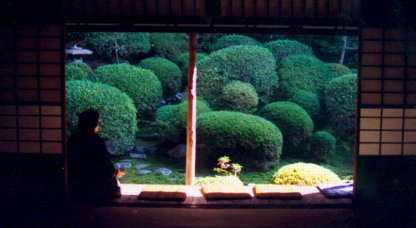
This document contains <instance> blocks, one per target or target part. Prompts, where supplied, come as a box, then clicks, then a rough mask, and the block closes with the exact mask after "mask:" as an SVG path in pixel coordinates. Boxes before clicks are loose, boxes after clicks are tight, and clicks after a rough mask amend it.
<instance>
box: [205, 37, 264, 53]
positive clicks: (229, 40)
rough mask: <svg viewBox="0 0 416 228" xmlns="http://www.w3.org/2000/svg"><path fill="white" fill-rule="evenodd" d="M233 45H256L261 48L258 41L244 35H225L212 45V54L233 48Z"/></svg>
mask: <svg viewBox="0 0 416 228" xmlns="http://www.w3.org/2000/svg"><path fill="white" fill-rule="evenodd" d="M233 45H254V46H261V44H260V43H259V42H257V40H255V39H253V38H251V37H249V36H244V35H225V36H222V37H220V38H219V39H217V40H216V41H215V42H214V43H213V44H212V45H211V52H213V51H218V50H221V49H223V48H226V47H229V46H233Z"/></svg>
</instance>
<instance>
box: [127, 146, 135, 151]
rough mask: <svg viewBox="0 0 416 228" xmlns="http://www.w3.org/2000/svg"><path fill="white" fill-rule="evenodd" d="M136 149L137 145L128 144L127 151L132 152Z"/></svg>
mask: <svg viewBox="0 0 416 228" xmlns="http://www.w3.org/2000/svg"><path fill="white" fill-rule="evenodd" d="M135 150H136V145H131V146H128V147H127V148H126V151H127V152H132V151H135Z"/></svg>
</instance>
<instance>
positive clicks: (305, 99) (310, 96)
mask: <svg viewBox="0 0 416 228" xmlns="http://www.w3.org/2000/svg"><path fill="white" fill-rule="evenodd" d="M288 101H290V102H293V103H296V104H298V105H299V106H300V107H302V108H303V109H305V111H306V112H307V113H308V114H309V115H310V116H311V117H316V116H318V115H319V113H320V111H321V103H320V100H319V97H318V95H316V93H312V92H309V91H306V90H298V89H296V90H294V91H291V94H290V95H289V99H288Z"/></svg>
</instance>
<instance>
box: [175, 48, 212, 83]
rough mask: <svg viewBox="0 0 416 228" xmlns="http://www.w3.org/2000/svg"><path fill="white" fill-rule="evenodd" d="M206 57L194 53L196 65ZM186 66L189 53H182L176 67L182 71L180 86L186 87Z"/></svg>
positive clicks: (203, 54) (202, 54) (205, 55)
mask: <svg viewBox="0 0 416 228" xmlns="http://www.w3.org/2000/svg"><path fill="white" fill-rule="evenodd" d="M207 56H208V55H207V54H205V53H196V65H198V63H199V62H201V61H202V60H203V59H205V58H206V57H207ZM188 65H189V53H183V54H182V55H180V56H179V57H178V66H179V67H180V68H181V71H182V84H183V85H186V82H187V81H188Z"/></svg>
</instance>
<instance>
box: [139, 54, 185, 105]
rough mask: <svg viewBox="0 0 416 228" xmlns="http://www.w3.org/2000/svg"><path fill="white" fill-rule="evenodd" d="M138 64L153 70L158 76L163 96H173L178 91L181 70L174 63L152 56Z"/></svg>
mask: <svg viewBox="0 0 416 228" xmlns="http://www.w3.org/2000/svg"><path fill="white" fill-rule="evenodd" d="M139 66H140V67H142V68H145V69H149V70H151V71H153V73H155V75H156V76H157V77H158V78H159V80H160V82H161V83H162V87H163V97H164V98H168V97H171V96H174V95H175V94H176V93H177V92H179V90H180V88H181V85H182V83H181V80H182V72H181V70H180V69H179V67H178V66H177V65H176V64H175V63H173V62H171V61H169V60H167V59H164V58H159V57H152V58H147V59H144V60H142V61H141V62H140V63H139Z"/></svg>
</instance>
